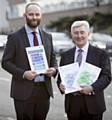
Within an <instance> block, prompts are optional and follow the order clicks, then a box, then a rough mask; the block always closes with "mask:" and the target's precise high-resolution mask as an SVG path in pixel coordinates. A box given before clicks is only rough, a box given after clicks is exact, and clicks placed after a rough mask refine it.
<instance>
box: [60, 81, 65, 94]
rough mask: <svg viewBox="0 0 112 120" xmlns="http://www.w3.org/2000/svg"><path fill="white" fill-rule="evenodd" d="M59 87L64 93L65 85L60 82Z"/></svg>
mask: <svg viewBox="0 0 112 120" xmlns="http://www.w3.org/2000/svg"><path fill="white" fill-rule="evenodd" d="M59 89H60V90H61V91H62V92H63V93H65V86H64V85H63V84H62V83H60V85H59Z"/></svg>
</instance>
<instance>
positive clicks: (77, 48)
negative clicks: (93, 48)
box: [76, 41, 89, 52]
mask: <svg viewBox="0 0 112 120" xmlns="http://www.w3.org/2000/svg"><path fill="white" fill-rule="evenodd" d="M88 47H89V42H88V41H87V43H86V44H85V45H84V46H83V47H82V48H79V47H78V46H77V45H76V51H78V50H79V49H82V50H83V51H84V52H85V51H88Z"/></svg>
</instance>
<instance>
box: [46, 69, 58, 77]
mask: <svg viewBox="0 0 112 120" xmlns="http://www.w3.org/2000/svg"><path fill="white" fill-rule="evenodd" d="M44 74H45V75H46V76H48V77H52V76H53V75H55V74H56V69H55V68H53V67H51V68H49V69H48V70H47V71H46V72H45V73H44Z"/></svg>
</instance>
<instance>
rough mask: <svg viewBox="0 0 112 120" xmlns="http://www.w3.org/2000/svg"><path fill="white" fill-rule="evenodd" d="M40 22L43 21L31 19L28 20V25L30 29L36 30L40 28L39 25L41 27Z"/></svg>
mask: <svg viewBox="0 0 112 120" xmlns="http://www.w3.org/2000/svg"><path fill="white" fill-rule="evenodd" d="M40 21H41V20H29V19H27V20H26V22H27V25H28V26H29V27H30V28H36V27H37V26H39V25H40Z"/></svg>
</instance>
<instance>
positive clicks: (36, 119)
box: [2, 3, 57, 120]
mask: <svg viewBox="0 0 112 120" xmlns="http://www.w3.org/2000/svg"><path fill="white" fill-rule="evenodd" d="M24 18H25V21H26V23H25V26H24V27H22V28H21V29H20V30H18V31H16V32H14V33H12V34H10V35H9V36H8V41H7V44H6V48H5V51H4V54H3V58H2V67H3V68H4V69H5V70H6V71H8V72H9V73H11V74H12V84H11V97H12V98H13V99H14V105H15V111H16V115H17V120H45V119H46V116H47V113H48V111H49V105H50V101H49V100H50V96H52V97H53V90H52V85H51V77H52V76H54V77H55V75H56V67H57V64H56V59H55V54H54V51H53V45H52V37H51V35H50V34H48V33H46V32H45V31H43V30H42V29H39V27H38V26H39V24H40V22H41V18H42V13H41V8H40V6H39V5H38V4H37V3H29V4H27V5H26V8H25V14H24ZM34 32H35V37H37V38H38V40H37V39H36V40H37V41H38V45H43V46H44V49H45V54H46V58H47V62H48V67H49V68H48V70H47V71H46V72H45V73H43V74H38V73H37V72H35V71H32V70H31V68H30V65H29V61H28V58H27V53H26V47H33V46H34V43H33V39H34V35H33V33H34Z"/></svg>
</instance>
